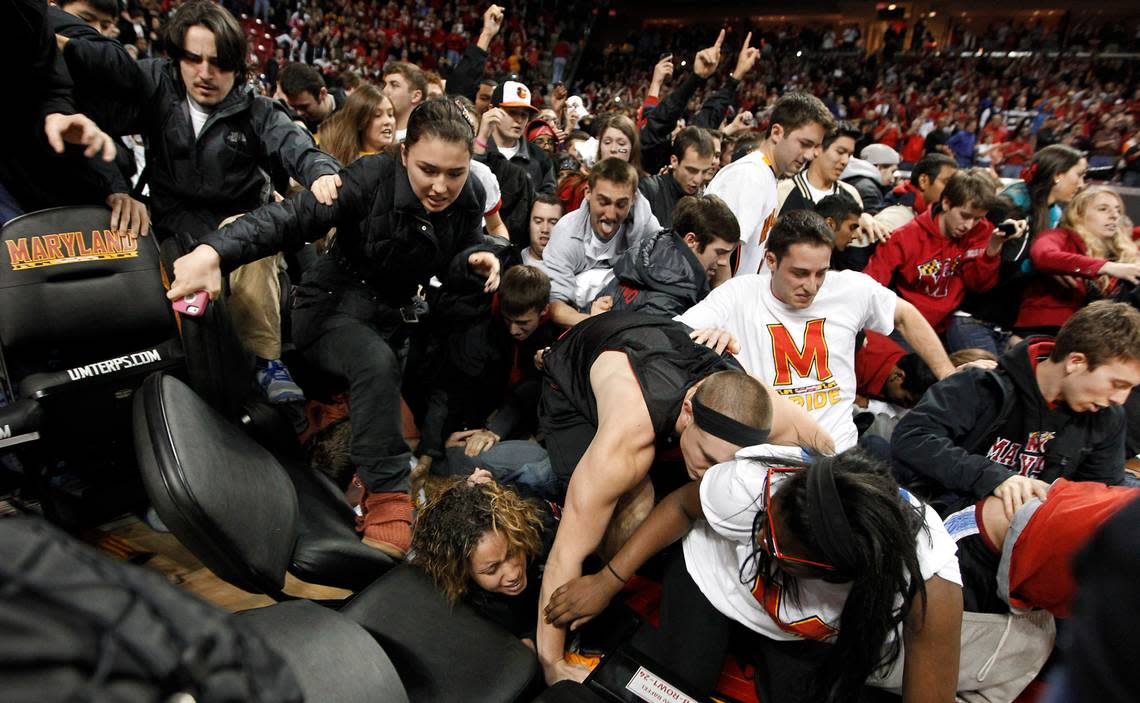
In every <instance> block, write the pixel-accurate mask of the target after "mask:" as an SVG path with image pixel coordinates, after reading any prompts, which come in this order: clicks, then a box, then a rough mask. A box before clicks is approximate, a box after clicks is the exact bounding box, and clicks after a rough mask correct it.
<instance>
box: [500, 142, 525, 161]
mask: <svg viewBox="0 0 1140 703" xmlns="http://www.w3.org/2000/svg"><path fill="white" fill-rule="evenodd" d="M521 143H522V142H515V145H514V146H498V145H496V146H498V149H499V153H500V154H502V155H503V158H504V159H506V160H507V161H510V160H511V159H513V158H515V154H518V153H519V144H521Z"/></svg>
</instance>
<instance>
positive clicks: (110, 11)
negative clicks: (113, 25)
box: [58, 0, 122, 20]
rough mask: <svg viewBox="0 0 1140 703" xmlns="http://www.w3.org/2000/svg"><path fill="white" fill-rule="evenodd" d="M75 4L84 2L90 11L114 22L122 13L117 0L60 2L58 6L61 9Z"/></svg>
mask: <svg viewBox="0 0 1140 703" xmlns="http://www.w3.org/2000/svg"><path fill="white" fill-rule="evenodd" d="M76 2H86V3H87V4H88V5H90V6H91V7H92V9H94V10H96V11H98V12H102V13H103V14H104V15H109V16H110V17H112V18H113V19H115V20H118V19H119V13H120V12H122V9H121V8H122V5H121V4H120V3H119V0H60V2H59V3H58V5H59V7H60V8H61V9H62V8H65V7H67V6H68V5H71V4H73V3H76Z"/></svg>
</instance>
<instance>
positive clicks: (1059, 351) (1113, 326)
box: [1049, 300, 1140, 371]
mask: <svg viewBox="0 0 1140 703" xmlns="http://www.w3.org/2000/svg"><path fill="white" fill-rule="evenodd" d="M1074 353H1079V354H1084V355H1085V358H1086V359H1087V360H1088V365H1089V370H1090V371H1092V370H1093V369H1095V368H1096V367H1098V366H1100V365H1101V364H1106V363H1109V362H1111V361H1114V360H1122V361H1127V362H1135V361H1140V311H1138V310H1137V309H1136V308H1134V307H1132V306H1131V305H1129V304H1128V303H1113V302H1110V301H1107V300H1099V301H1097V302H1095V303H1091V304H1089V305H1088V306H1086V307H1084V308H1081V309H1080V310H1078V311H1077V312H1076V313H1074V314H1073V316H1072V317H1070V318H1069V319H1068V321H1066V322H1065V324H1064V325H1062V326H1061V330H1060V331H1059V332H1058V333H1057V339H1056V342H1055V343H1054V346H1053V351H1052V353H1051V354H1049V360H1050V361H1052V362H1055V363H1061V362H1062V361H1064V360H1065V357H1067V356H1068V355H1069V354H1074Z"/></svg>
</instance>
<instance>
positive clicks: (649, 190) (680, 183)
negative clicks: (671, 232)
mask: <svg viewBox="0 0 1140 703" xmlns="http://www.w3.org/2000/svg"><path fill="white" fill-rule="evenodd" d="M715 147H716V145H715V144H714V143H713V139H712V135H710V134H709V131H708V130H707V129H704V128H703V127H691V126H690V127H685V128H684V129H682V130H681V131H680V132H678V133H677V136H676V137H673V154H672V155H671V156H670V157H669V172H668V173H659V174H656V175H653V176H644V177H643V178H642V179H641V182H640V183H639V184H638V186H637V189H638V190H639V191H641V194H642V195H644V196H645V199H646V200H648V201H649V205H650V207H651V208H652V209H653V216H654V217H656V218H657V221H658V222H660V223H661V226H662V227H666V228H668V227H672V226H673V209H674V208H675V207H676V206H677V201H679V200H680V199H682V198H684V197H685V196H686V195H697V194H699V193H700V192H701V190H702V189H703V188H704V186H705V180H706V178H707V176H708V172H709V170H710V169H711V168H712V165H713V161H714V160H715V159H716V156H717V154H716V151H715Z"/></svg>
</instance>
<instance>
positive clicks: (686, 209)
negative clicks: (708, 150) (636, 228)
mask: <svg viewBox="0 0 1140 703" xmlns="http://www.w3.org/2000/svg"><path fill="white" fill-rule="evenodd" d="M739 242H740V225H738V224H737V223H736V217H735V216H733V214H732V211H731V210H729V209H728V206H727V205H725V204H724V201H723V200H721V199H720V198H718V197H716V196H715V195H686V196H685V197H683V198H681V202H679V203H677V208H676V210H675V212H674V218H673V228H672V229H663V230H661V231H660V232H657V233H656V234H652V235H649V236H647V237H642V238H641V241H640V242H638V243H637V246H635V247H632V248H630V249H629V250H628V251H626V252H625V254H624V255H622V257H621V258H620V259H618V262H617V263H616V264H615V265H614V280H613V281H611V282H610V283H609V285H607V286H606V287H605V288H604V289H603V290H602V291H601V293H599V296H602V297H608V298H609V299H610V301H612V306H611V308H610V309H611V310H614V311H627V312H642V313H646V314H649V315H663V316H665V317H673V316H674V315H679V314H681V313H683V312H684V311H686V310H688V309H689V308H691V307H692V306H694V305H696V304H697V303H699V302H700V301H701V300H703V299H704V297H705V296H706V295H708V294H709V291H710V290H711V289H712V285H711V284H712V281H713V279H714V278H715V277H716V273H717V271H719V270H727V269H728V259H729V256H730V255H731V254H732V252H733V251H735V250H736V246H737V244H739Z"/></svg>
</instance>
